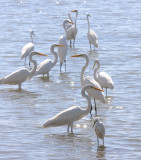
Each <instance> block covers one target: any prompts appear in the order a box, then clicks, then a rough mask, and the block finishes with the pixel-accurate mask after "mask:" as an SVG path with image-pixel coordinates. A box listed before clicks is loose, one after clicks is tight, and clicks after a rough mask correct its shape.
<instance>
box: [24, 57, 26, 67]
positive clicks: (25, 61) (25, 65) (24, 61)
mask: <svg viewBox="0 0 141 160" xmlns="http://www.w3.org/2000/svg"><path fill="white" fill-rule="evenodd" d="M24 65H25V66H26V57H25V61H24Z"/></svg>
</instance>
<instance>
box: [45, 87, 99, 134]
mask: <svg viewBox="0 0 141 160" xmlns="http://www.w3.org/2000/svg"><path fill="white" fill-rule="evenodd" d="M87 89H92V90H96V91H97V92H101V90H100V89H98V88H96V87H94V86H91V85H86V86H84V87H83V88H82V90H81V94H82V96H83V97H84V98H86V99H87V102H88V106H87V108H86V109H82V108H81V107H79V106H73V107H70V108H68V109H66V110H64V111H62V112H60V113H58V114H57V115H56V116H54V117H53V118H51V119H49V120H47V121H46V122H45V123H44V125H43V127H57V126H62V125H68V129H67V130H68V132H69V127H71V132H73V123H74V122H75V121H78V120H80V119H81V118H83V117H84V116H86V115H88V113H89V112H90V110H91V99H90V98H89V96H88V95H87V94H86V93H85V91H86V90H87Z"/></svg>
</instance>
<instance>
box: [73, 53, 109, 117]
mask: <svg viewBox="0 0 141 160" xmlns="http://www.w3.org/2000/svg"><path fill="white" fill-rule="evenodd" d="M71 57H83V58H85V60H86V63H85V65H84V66H83V67H82V70H81V76H80V81H81V87H83V86H85V85H87V84H91V85H92V86H94V87H96V88H98V89H99V90H101V92H97V90H92V89H88V90H87V92H88V95H89V96H90V97H91V98H93V99H94V105H95V113H96V114H97V107H96V101H95V99H98V100H100V101H101V102H102V103H105V102H106V100H105V96H104V94H103V92H102V88H101V86H100V85H99V84H98V82H96V81H95V80H94V79H93V78H92V77H90V76H84V73H85V70H86V68H87V66H88V64H89V57H88V56H87V55H86V54H79V55H73V56H71ZM91 110H92V108H91ZM90 114H91V111H90Z"/></svg>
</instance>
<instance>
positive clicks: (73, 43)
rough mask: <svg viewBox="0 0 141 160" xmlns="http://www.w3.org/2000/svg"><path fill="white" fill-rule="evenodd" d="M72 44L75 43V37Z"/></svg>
mask: <svg viewBox="0 0 141 160" xmlns="http://www.w3.org/2000/svg"><path fill="white" fill-rule="evenodd" d="M74 44H75V39H74V40H73V47H74Z"/></svg>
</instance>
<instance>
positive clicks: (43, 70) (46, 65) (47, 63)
mask: <svg viewBox="0 0 141 160" xmlns="http://www.w3.org/2000/svg"><path fill="white" fill-rule="evenodd" d="M63 46H64V45H60V44H53V45H52V46H51V48H50V51H51V53H52V54H53V55H54V57H55V59H54V61H51V60H50V59H46V60H44V61H43V62H41V63H40V64H39V65H38V67H37V70H36V73H35V75H39V74H42V75H43V76H44V75H45V74H47V77H49V72H50V70H51V69H52V68H53V67H54V66H55V65H56V63H57V60H58V54H57V52H55V51H54V49H55V48H56V47H63Z"/></svg>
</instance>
